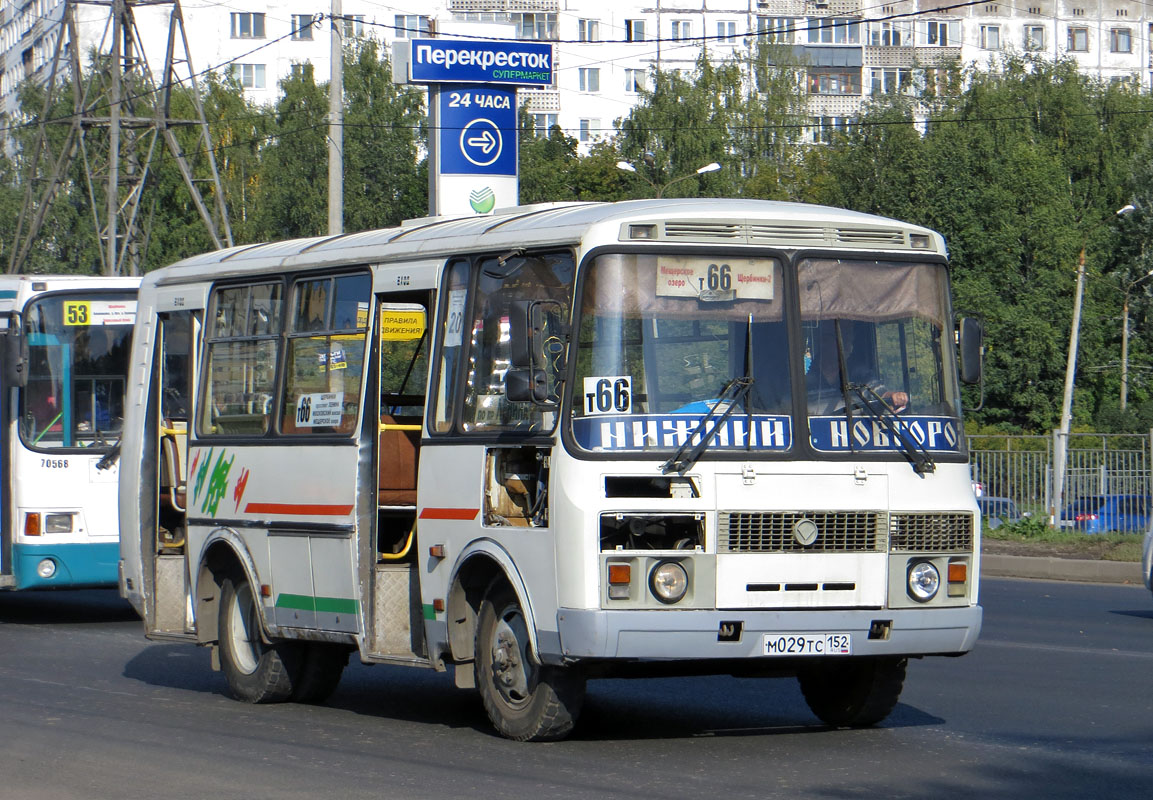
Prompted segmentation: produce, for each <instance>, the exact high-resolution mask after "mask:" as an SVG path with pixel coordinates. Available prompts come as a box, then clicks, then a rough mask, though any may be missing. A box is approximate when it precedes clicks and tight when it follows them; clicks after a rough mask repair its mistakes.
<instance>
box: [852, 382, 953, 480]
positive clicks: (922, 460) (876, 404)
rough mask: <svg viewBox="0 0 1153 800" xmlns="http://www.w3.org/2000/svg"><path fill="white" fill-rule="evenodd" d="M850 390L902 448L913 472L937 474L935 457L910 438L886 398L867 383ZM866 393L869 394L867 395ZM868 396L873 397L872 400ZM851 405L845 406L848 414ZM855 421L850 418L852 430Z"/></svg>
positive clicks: (858, 384) (856, 384)
mask: <svg viewBox="0 0 1153 800" xmlns="http://www.w3.org/2000/svg"><path fill="white" fill-rule="evenodd" d="M848 388H849V389H850V390H851V391H852V392H853V393H854V394H856V395H857V397H859V398H860V399H861V406H862V407H863V408H864V409H865V413H866V414H868V415H869V417H871V418H872V419H873V420H874V421H875V422H878V423H879V424H880V425H881V427H883V428H884V429H885V430H886V431H887V432H888V434H889V435H890V436H892V437H893V441H895V442H897V443H898V444H899V445H900V446H901V453H902V454H903V455H904V456H905V458H907V459H908V460H909V463H910V464H912V465H913V471H914V472H916V473H917V474H918V475H924V474H925V473H927V472H935V471H936V469H937V465H936V463H934V461H933V457H932V456H930V455H929V451H928V450H926V449H925V448H924V447H922V446H921V445H920V444H919V443H918V442H917V440H916V439H913V438H912V437H910V436H909V435H908V434H907V433H906V432H905V431H904V430H903V426H902V425H899V424H898V423H899V422H900V421H901V418H900V417H898V416H897V413H896V412H895V411H893V409H892V408H890V407H889V404H888V403H886V402H885V398H883V397H881V396H880V395H879V394H877V391H876V389H874V388H873V387H872V386H869V385H868V384H865V383H850V384H848ZM866 392H867V393H868V394H866ZM868 395H872V399H870V398H869V396H868ZM848 409H849V404H848V403H846V404H845V411H846V413H850V414H851V412H849V410H848ZM852 426H853V420H852V416H851V415H850V417H849V429H850V430H852ZM851 437H852V434H850V442H851V441H852V438H851Z"/></svg>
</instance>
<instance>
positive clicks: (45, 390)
mask: <svg viewBox="0 0 1153 800" xmlns="http://www.w3.org/2000/svg"><path fill="white" fill-rule="evenodd" d="M135 316H136V300H135V295H134V294H131V293H127V292H124V293H100V294H98V295H85V296H80V295H61V294H53V295H46V296H44V297H40V298H37V299H36V300H34V301H32V302H31V303H29V305H28V308H27V311H26V312H25V315H24V339H25V346H26V348H27V363H28V380H27V384H26V385H25V388H24V390H23V391H22V392H21V395H20V438H21V439H22V440H23V442H24V444H25V445H27V446H29V447H34V448H41V449H59V448H71V447H94V446H95V447H107V446H109V445H111V444H112V443H113V442H114V441H115V440H116V439H117V438H118V437H119V435H120V428H121V424H122V420H123V417H124V376H125V375H126V374H127V370H128V348H129V344H130V340H131V338H132V323H133V321H134V319H135Z"/></svg>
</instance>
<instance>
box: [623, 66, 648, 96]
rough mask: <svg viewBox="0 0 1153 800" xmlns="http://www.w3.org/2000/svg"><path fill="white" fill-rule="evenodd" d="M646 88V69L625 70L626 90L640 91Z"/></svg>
mask: <svg viewBox="0 0 1153 800" xmlns="http://www.w3.org/2000/svg"><path fill="white" fill-rule="evenodd" d="M644 88H645V71H644V70H643V69H626V70H625V91H626V92H639V91H641V90H642V89H644Z"/></svg>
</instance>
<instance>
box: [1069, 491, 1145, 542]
mask: <svg viewBox="0 0 1153 800" xmlns="http://www.w3.org/2000/svg"><path fill="white" fill-rule="evenodd" d="M1061 518H1062V520H1063V521H1064V522H1065V524H1066V525H1068V524H1070V523H1071V524H1072V527H1073V529H1074V530H1078V531H1084V532H1085V533H1107V532H1110V531H1118V532H1120V533H1143V532H1144V531H1145V530H1146V528H1148V526H1149V495H1146V494H1101V495H1095V496H1093V497H1082V498H1081V499H1080V500H1074V501H1073V502H1072V503H1070V504H1069V505H1068V506H1066V507H1065V510H1064V511H1063V512H1061Z"/></svg>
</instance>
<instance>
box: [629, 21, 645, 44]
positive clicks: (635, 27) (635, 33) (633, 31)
mask: <svg viewBox="0 0 1153 800" xmlns="http://www.w3.org/2000/svg"><path fill="white" fill-rule="evenodd" d="M625 40H626V41H630V42H643V41H644V40H645V21H644V20H643V19H626V20H625Z"/></svg>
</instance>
